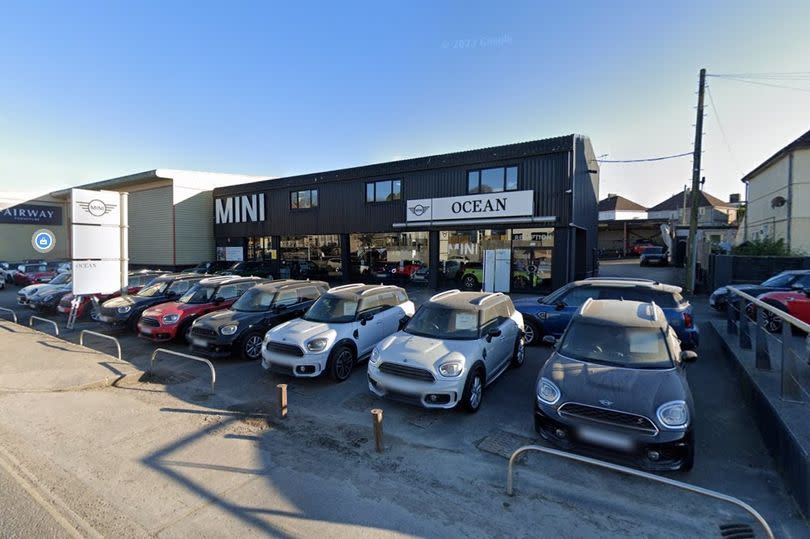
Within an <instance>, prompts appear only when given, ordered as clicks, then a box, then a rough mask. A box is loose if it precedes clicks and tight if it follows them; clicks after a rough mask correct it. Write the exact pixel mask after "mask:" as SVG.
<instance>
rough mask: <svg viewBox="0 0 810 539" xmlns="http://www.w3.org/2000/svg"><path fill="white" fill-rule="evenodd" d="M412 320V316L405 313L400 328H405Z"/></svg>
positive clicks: (400, 321)
mask: <svg viewBox="0 0 810 539" xmlns="http://www.w3.org/2000/svg"><path fill="white" fill-rule="evenodd" d="M410 321H411V317H410V316H408V315H405V316H403V317H402V318H400V319H399V330H400V331H402V330H403V329H405V326H407V325H408V322H410Z"/></svg>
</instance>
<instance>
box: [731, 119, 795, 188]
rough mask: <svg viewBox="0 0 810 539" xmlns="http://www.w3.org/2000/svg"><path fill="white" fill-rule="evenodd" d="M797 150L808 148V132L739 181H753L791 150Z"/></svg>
mask: <svg viewBox="0 0 810 539" xmlns="http://www.w3.org/2000/svg"><path fill="white" fill-rule="evenodd" d="M799 148H810V131H807V132H806V133H805V134H803V135H802V136H800V137H799V138H797V139H796V140H794V141H793V142H791V143H790V144H788V145H787V146H785V147H784V148H782V149H781V150H779V151H778V152H776V153H775V154H773V155H772V156H770V157H769V158H768V159H766V160H765V161H763V162H762V163H761V164H760V165H759V166H757V167H756V168H755V169H754V170H752V171H751V172H749V173H748V174H746V175H745V176H743V179H742V180H741V181H743V182H748V181H750V180H753V179H754V177H755V176H757V175H758V174H759V173H760V172H762V171H763V170H765V169H766V168H768V167H769V166H771V165H772V164H774V163H775V162H776V161H778V160H779V159H781V158H782V157H784V156H785V155H787V154H789V153H790V152H792V151H793V150H797V149H799Z"/></svg>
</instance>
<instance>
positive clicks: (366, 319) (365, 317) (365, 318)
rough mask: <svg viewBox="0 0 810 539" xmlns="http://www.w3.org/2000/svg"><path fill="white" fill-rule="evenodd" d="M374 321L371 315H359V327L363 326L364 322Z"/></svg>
mask: <svg viewBox="0 0 810 539" xmlns="http://www.w3.org/2000/svg"><path fill="white" fill-rule="evenodd" d="M371 320H374V315H373V314H371V313H363V314H361V315H360V325H361V326H365V325H366V322H369V321H371Z"/></svg>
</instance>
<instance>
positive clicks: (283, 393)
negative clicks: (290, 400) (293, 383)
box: [276, 384, 287, 419]
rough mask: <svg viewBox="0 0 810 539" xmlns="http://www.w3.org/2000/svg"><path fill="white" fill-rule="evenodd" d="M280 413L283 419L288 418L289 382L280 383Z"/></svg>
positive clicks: (278, 386) (278, 387)
mask: <svg viewBox="0 0 810 539" xmlns="http://www.w3.org/2000/svg"><path fill="white" fill-rule="evenodd" d="M276 388H277V389H278V415H279V417H280V418H281V419H287V384H278V385H277V386H276Z"/></svg>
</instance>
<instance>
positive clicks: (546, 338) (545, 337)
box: [543, 335, 557, 346]
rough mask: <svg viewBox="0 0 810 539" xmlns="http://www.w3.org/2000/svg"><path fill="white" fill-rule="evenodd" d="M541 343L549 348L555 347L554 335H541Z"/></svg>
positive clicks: (555, 339)
mask: <svg viewBox="0 0 810 539" xmlns="http://www.w3.org/2000/svg"><path fill="white" fill-rule="evenodd" d="M543 342H544V343H546V344H550V345H551V346H556V345H557V338H556V337H555V336H554V335H543Z"/></svg>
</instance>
